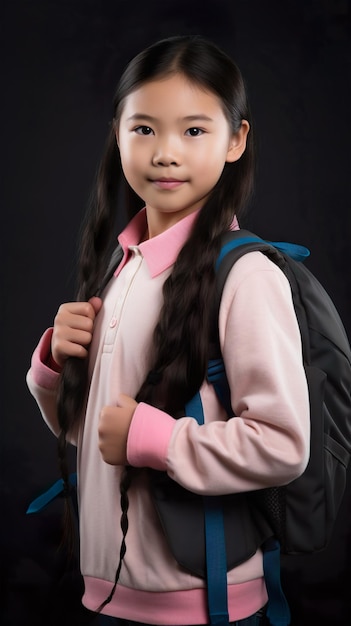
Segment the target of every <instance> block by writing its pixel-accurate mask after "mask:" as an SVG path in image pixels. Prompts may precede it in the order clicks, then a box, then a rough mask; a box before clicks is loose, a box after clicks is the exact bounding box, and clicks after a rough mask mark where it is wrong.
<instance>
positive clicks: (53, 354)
mask: <svg viewBox="0 0 351 626" xmlns="http://www.w3.org/2000/svg"><path fill="white" fill-rule="evenodd" d="M101 304H102V302H101V300H100V298H95V297H94V298H91V299H90V300H89V302H71V303H66V304H63V305H61V306H60V308H59V310H58V313H57V315H56V317H55V322H54V327H53V328H49V329H48V330H47V331H46V332H45V333H44V335H43V336H42V338H41V340H40V342H39V344H38V346H37V348H36V350H35V351H34V353H33V356H32V361H31V367H30V370H29V372H28V374H27V384H28V387H29V390H30V392H31V393H32V395H33V396H34V398H35V400H36V401H37V404H38V406H39V408H40V411H41V413H42V416H43V418H44V420H45V422H46V423H47V425H48V426H49V428H50V429H51V430H52V432H53V433H54V434H55V435H56V436H57V435H58V434H59V432H60V426H59V423H58V416H57V406H56V405H57V393H58V385H59V378H60V373H61V371H62V368H63V366H64V364H65V361H66V360H67V359H68V358H69V357H76V358H81V359H85V358H87V356H88V348H89V345H90V343H91V340H92V336H93V328H94V320H95V317H96V315H97V313H98V312H99V310H100V308H101ZM75 439H76V437H75V435H74V434H73V433H71V437H70V441H71V442H72V443H75Z"/></svg>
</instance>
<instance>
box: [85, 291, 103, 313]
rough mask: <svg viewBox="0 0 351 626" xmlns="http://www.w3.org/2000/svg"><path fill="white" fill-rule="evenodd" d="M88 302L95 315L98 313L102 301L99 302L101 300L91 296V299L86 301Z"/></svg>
mask: <svg viewBox="0 0 351 626" xmlns="http://www.w3.org/2000/svg"><path fill="white" fill-rule="evenodd" d="M88 302H89V304H91V306H92V307H93V309H94V312H95V315H97V314H98V312H99V311H100V309H101V307H102V300H101V298H98V297H97V296H93V297H92V298H90V299H89V300H88Z"/></svg>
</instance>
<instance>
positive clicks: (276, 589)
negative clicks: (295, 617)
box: [263, 538, 291, 626]
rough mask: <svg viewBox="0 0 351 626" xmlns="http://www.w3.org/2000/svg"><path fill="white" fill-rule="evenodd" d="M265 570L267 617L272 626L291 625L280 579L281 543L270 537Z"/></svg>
mask: <svg viewBox="0 0 351 626" xmlns="http://www.w3.org/2000/svg"><path fill="white" fill-rule="evenodd" d="M263 571H264V578H265V582H266V587H267V593H268V605H267V618H268V620H269V623H270V624H271V626H289V624H290V622H291V614H290V609H289V605H288V602H287V599H286V597H285V595H284V592H283V589H282V586H281V581H280V545H279V541H277V540H276V539H273V538H272V539H268V541H266V543H265V545H264V547H263Z"/></svg>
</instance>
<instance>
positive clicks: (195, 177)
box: [28, 37, 309, 626]
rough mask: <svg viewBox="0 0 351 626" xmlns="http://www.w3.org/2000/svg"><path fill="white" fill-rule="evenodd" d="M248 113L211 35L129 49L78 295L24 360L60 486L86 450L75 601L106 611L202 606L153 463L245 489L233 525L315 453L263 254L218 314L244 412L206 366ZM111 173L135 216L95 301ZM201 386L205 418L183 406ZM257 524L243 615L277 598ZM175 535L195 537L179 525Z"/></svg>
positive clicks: (244, 578)
mask: <svg viewBox="0 0 351 626" xmlns="http://www.w3.org/2000/svg"><path fill="white" fill-rule="evenodd" d="M250 126H251V122H250V114H249V109H248V104H247V99H246V95H245V90H244V85H243V81H242V78H241V75H240V72H239V70H238V68H237V67H236V65H235V64H234V63H233V62H232V60H231V59H230V58H228V56H227V55H226V54H224V53H223V52H222V51H220V50H219V49H218V48H217V47H216V46H214V45H213V44H212V43H210V42H208V41H206V40H204V39H202V38H200V37H174V38H170V39H166V40H162V41H160V42H158V43H156V44H154V45H152V46H151V47H149V48H148V49H146V50H145V51H143V52H141V53H140V54H139V55H138V56H137V57H136V58H134V59H133V60H132V61H131V62H130V64H129V65H128V66H127V68H126V70H125V72H124V74H123V75H122V78H121V80H120V82H119V85H118V88H117V91H116V96H115V100H114V117H113V124H112V126H111V130H110V134H109V137H108V140H107V145H106V151H105V154H104V156H103V158H102V162H101V165H100V168H99V172H98V176H97V181H96V187H95V194H94V197H93V200H92V205H91V207H90V212H89V215H88V217H87V220H86V223H85V228H84V232H83V235H82V242H81V252H80V262H79V290H78V297H77V301H76V302H70V303H66V304H62V305H61V306H60V308H59V310H58V313H57V315H56V317H55V321H54V326H53V328H50V329H48V330H47V331H46V332H45V333H44V335H43V337H42V338H41V340H40V342H39V345H38V347H37V348H36V350H35V352H34V354H33V357H32V365H31V369H30V370H29V373H28V385H29V389H30V391H31V393H32V394H33V396H34V398H35V399H36V401H37V403H38V405H39V407H40V410H41V412H42V415H43V417H44V419H45V421H46V422H47V424H48V426H49V427H50V428H51V430H52V431H53V432H54V433H55V435H57V436H58V440H59V454H60V458H61V468H62V475H63V478H64V480H65V481H66V484H67V467H66V463H65V456H64V452H65V447H66V440H68V441H69V442H71V443H73V444H75V445H76V446H77V448H78V493H79V517H80V542H81V548H80V552H81V571H82V574H83V577H84V582H85V593H84V596H83V603H84V605H85V606H86V607H88V608H89V609H91V610H93V611H101V613H102V614H105V615H108V616H113V617H115V618H116V620H112V622H111V623H116V624H119V625H122V624H130V623H133V622H141V623H143V624H159V625H175V624H176V625H179V626H182V625H190V624H207V623H208V620H209V618H208V610H207V599H206V598H207V591H206V583H205V580H204V578H203V577H202V575H201V574H196V573H194V571H190V570H189V569H188V568H187V567H185V566H184V565H182V564H179V563H178V562H177V561H176V559H175V557H174V556H173V553H172V551H171V549H170V546H169V543H168V541H167V539H166V536H165V532H164V530H163V526H162V524H161V521H160V517H159V515H158V512H157V508H156V505H155V499H154V487H153V486H154V483H155V481H156V482H157V477H158V476H168V477H169V478H170V479H171V480H170V481H169V484H170V485H171V484H173V485H176V486H177V485H178V486H179V489H180V488H184V489H185V490H187V491H186V492H185V493H188V494H189V492H191V493H194V494H198V495H200V496H213V495H223V496H227V495H228V494H237V495H236V496H235V497H236V498H237V500H235V499H234V500H233V501H234V502H236V501H237V502H238V519H239V521H240V519H241V517H240V516H241V515H242V511H244V509H245V506H246V504H245V503H246V501H247V500H248V498H249V495H248V494H249V492H251V491H253V490H257V489H261V488H264V487H269V486H273V485H275V486H276V485H283V484H286V483H288V482H289V481H291V480H293V479H294V478H296V477H297V476H299V475H300V474H301V473H302V472H303V470H304V469H305V467H306V464H307V460H308V450H309V401H308V392H307V384H306V379H305V375H304V370H303V366H302V355H301V340H300V335H299V330H298V326H297V321H296V317H295V313H294V309H293V304H292V298H291V293H290V288H289V284H288V282H287V280H286V278H285V277H284V275H283V274H282V272H281V271H280V270H279V269H278V268H277V267H276V266H275V264H273V263H272V262H271V261H269V260H268V259H267V258H266V257H265V256H264V255H262V254H261V253H259V252H252V253H249V254H246V255H244V256H243V257H242V258H241V259H240V260H239V261H238V262H237V263H236V264H235V266H234V267H233V268H232V270H231V272H230V274H229V278H228V280H227V282H226V285H225V289H224V293H223V297H222V301H221V307H220V312H219V336H220V346H221V351H222V354H223V358H224V363H225V369H226V374H227V377H228V381H229V384H230V389H231V404H232V408H233V411H234V414H235V415H236V417H235V418H233V419H228V416H227V414H226V413H225V411H224V409H223V407H222V406H221V404H220V403H219V401H218V399H217V397H216V394H215V392H214V390H213V388H212V386H211V385H210V384H209V383H208V382H207V380H206V368H207V361H208V358H209V341H208V335H209V324H210V310H211V307H210V303H211V302H212V300H213V297H214V287H215V271H214V266H215V261H216V258H217V255H218V253H219V250H220V245H221V236H222V235H223V233H224V232H225V231H227V230H229V229H238V228H239V224H238V220H239V219H240V216H241V215H242V212H243V209H244V207H245V205H246V204H247V201H248V198H249V196H250V192H251V188H252V179H253V137H252V130H251V128H250ZM119 179H120V180H121V182H122V186H123V188H124V189H125V190H126V192H127V193H126V198H125V203H124V204H125V205H126V206H128V209H129V212H130V215H129V217H130V221H129V223H128V225H127V227H126V228H125V230H124V231H123V232H122V233H121V234H120V235H119V237H118V240H119V243H120V246H121V248H122V250H123V258H122V261H121V263H120V264H119V266H118V269H117V270H116V271H115V273H114V275H113V276H112V279H111V280H110V281H109V283H108V285H107V287H106V289H104V290H103V293H102V294H100V295H101V296H102V297H100V296H97V295H96V294H97V293H99V286H100V284H101V280H102V277H103V275H104V273H105V270H106V266H107V265H108V260H109V255H110V248H111V239H113V238H114V237H115V235H114V234H113V233H114V224H115V220H116V211H117V210H118V207H117V204H118V201H119V202H120V201H121V200H120V198H121V196H120V194H119V193H118V180H119ZM140 199H142V202H143V208H141V205H140ZM111 235H112V236H111ZM199 388H201V398H202V402H203V407H204V416H205V423H204V424H203V425H201V426H200V425H199V424H198V423H197V422H196V420H195V419H193V417H192V416H189V415H186V414H185V406H186V403H187V402H188V401H189V400H190V399H191V398H192V397H193V396H194V394H195V393H196V392H197V391H198V389H199ZM155 476H156V478H155ZM172 493H173V490H172V489H171V488H170V492H169V497H170V499H172ZM239 503H241V504H240V506H239ZM121 507H122V509H123V510H122V509H121ZM239 509H240V510H239ZM185 510H186V509H185ZM245 510H246V514H245V515H247V510H248V509H247V507H246V509H245ZM121 515H122V517H121ZM120 519H121V524H120ZM244 519H245V520H247V517H245V518H244ZM179 523H180V524H181V522H179ZM243 524H244V523H243ZM245 524H247V522H245ZM250 524H251V523H250ZM254 524H255V520H253V521H252V524H251V525H252V528H254ZM247 525H248V524H247ZM250 528H251V526H250V525H248V528H247V536H248V537H249V538H250V537H251V536H252V538H250V540H248V541H247V545H245V542H238V543H241V545H240V546H238V550H239V552H240V556H238V558H237V561H236V563H235V566H234V567H231V568H230V570H229V571H228V575H227V583H228V589H227V591H228V609H229V618H230V621H231V622H233V623H235V624H240V625H241V624H245V625H257V624H263V623H264V619H265V618H264V615H263V614H264V607H265V605H266V603H267V591H266V586H265V580H264V575H263V565H262V552H261V549H260V544H261V539H262V537H261V536H260V534H259V532H258V531H257V530H254V531H250ZM127 529H128V532H127ZM245 530H246V529H245ZM181 532H182V534H183V535H187V534H188V533H189V536H190V545H192V541H193V539H192V538H191V529H190V528H189V529H188V528H187V526H186V522H185V526H184V528H182V529H181ZM199 532H200V529H199ZM250 532H251V535H250ZM195 534H196V529H195ZM195 539H196V538H195V535H194V545H195ZM190 552H191V550H190ZM120 556H121V558H119V557H120ZM116 581H118V584H117V585H116V584H115V583H116Z"/></svg>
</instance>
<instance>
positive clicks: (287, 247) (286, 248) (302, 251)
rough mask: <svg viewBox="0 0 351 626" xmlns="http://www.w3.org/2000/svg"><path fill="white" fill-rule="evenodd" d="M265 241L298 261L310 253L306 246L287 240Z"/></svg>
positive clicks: (304, 258)
mask: <svg viewBox="0 0 351 626" xmlns="http://www.w3.org/2000/svg"><path fill="white" fill-rule="evenodd" d="M267 243H270V244H271V245H272V246H274V247H275V248H277V249H278V250H281V252H285V254H287V255H288V256H290V257H291V258H292V259H294V260H295V261H299V262H303V261H305V260H306V259H307V257H309V256H310V254H311V253H310V251H309V249H308V248H306V246H300V245H299V244H297V243H289V242H288V241H267Z"/></svg>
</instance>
